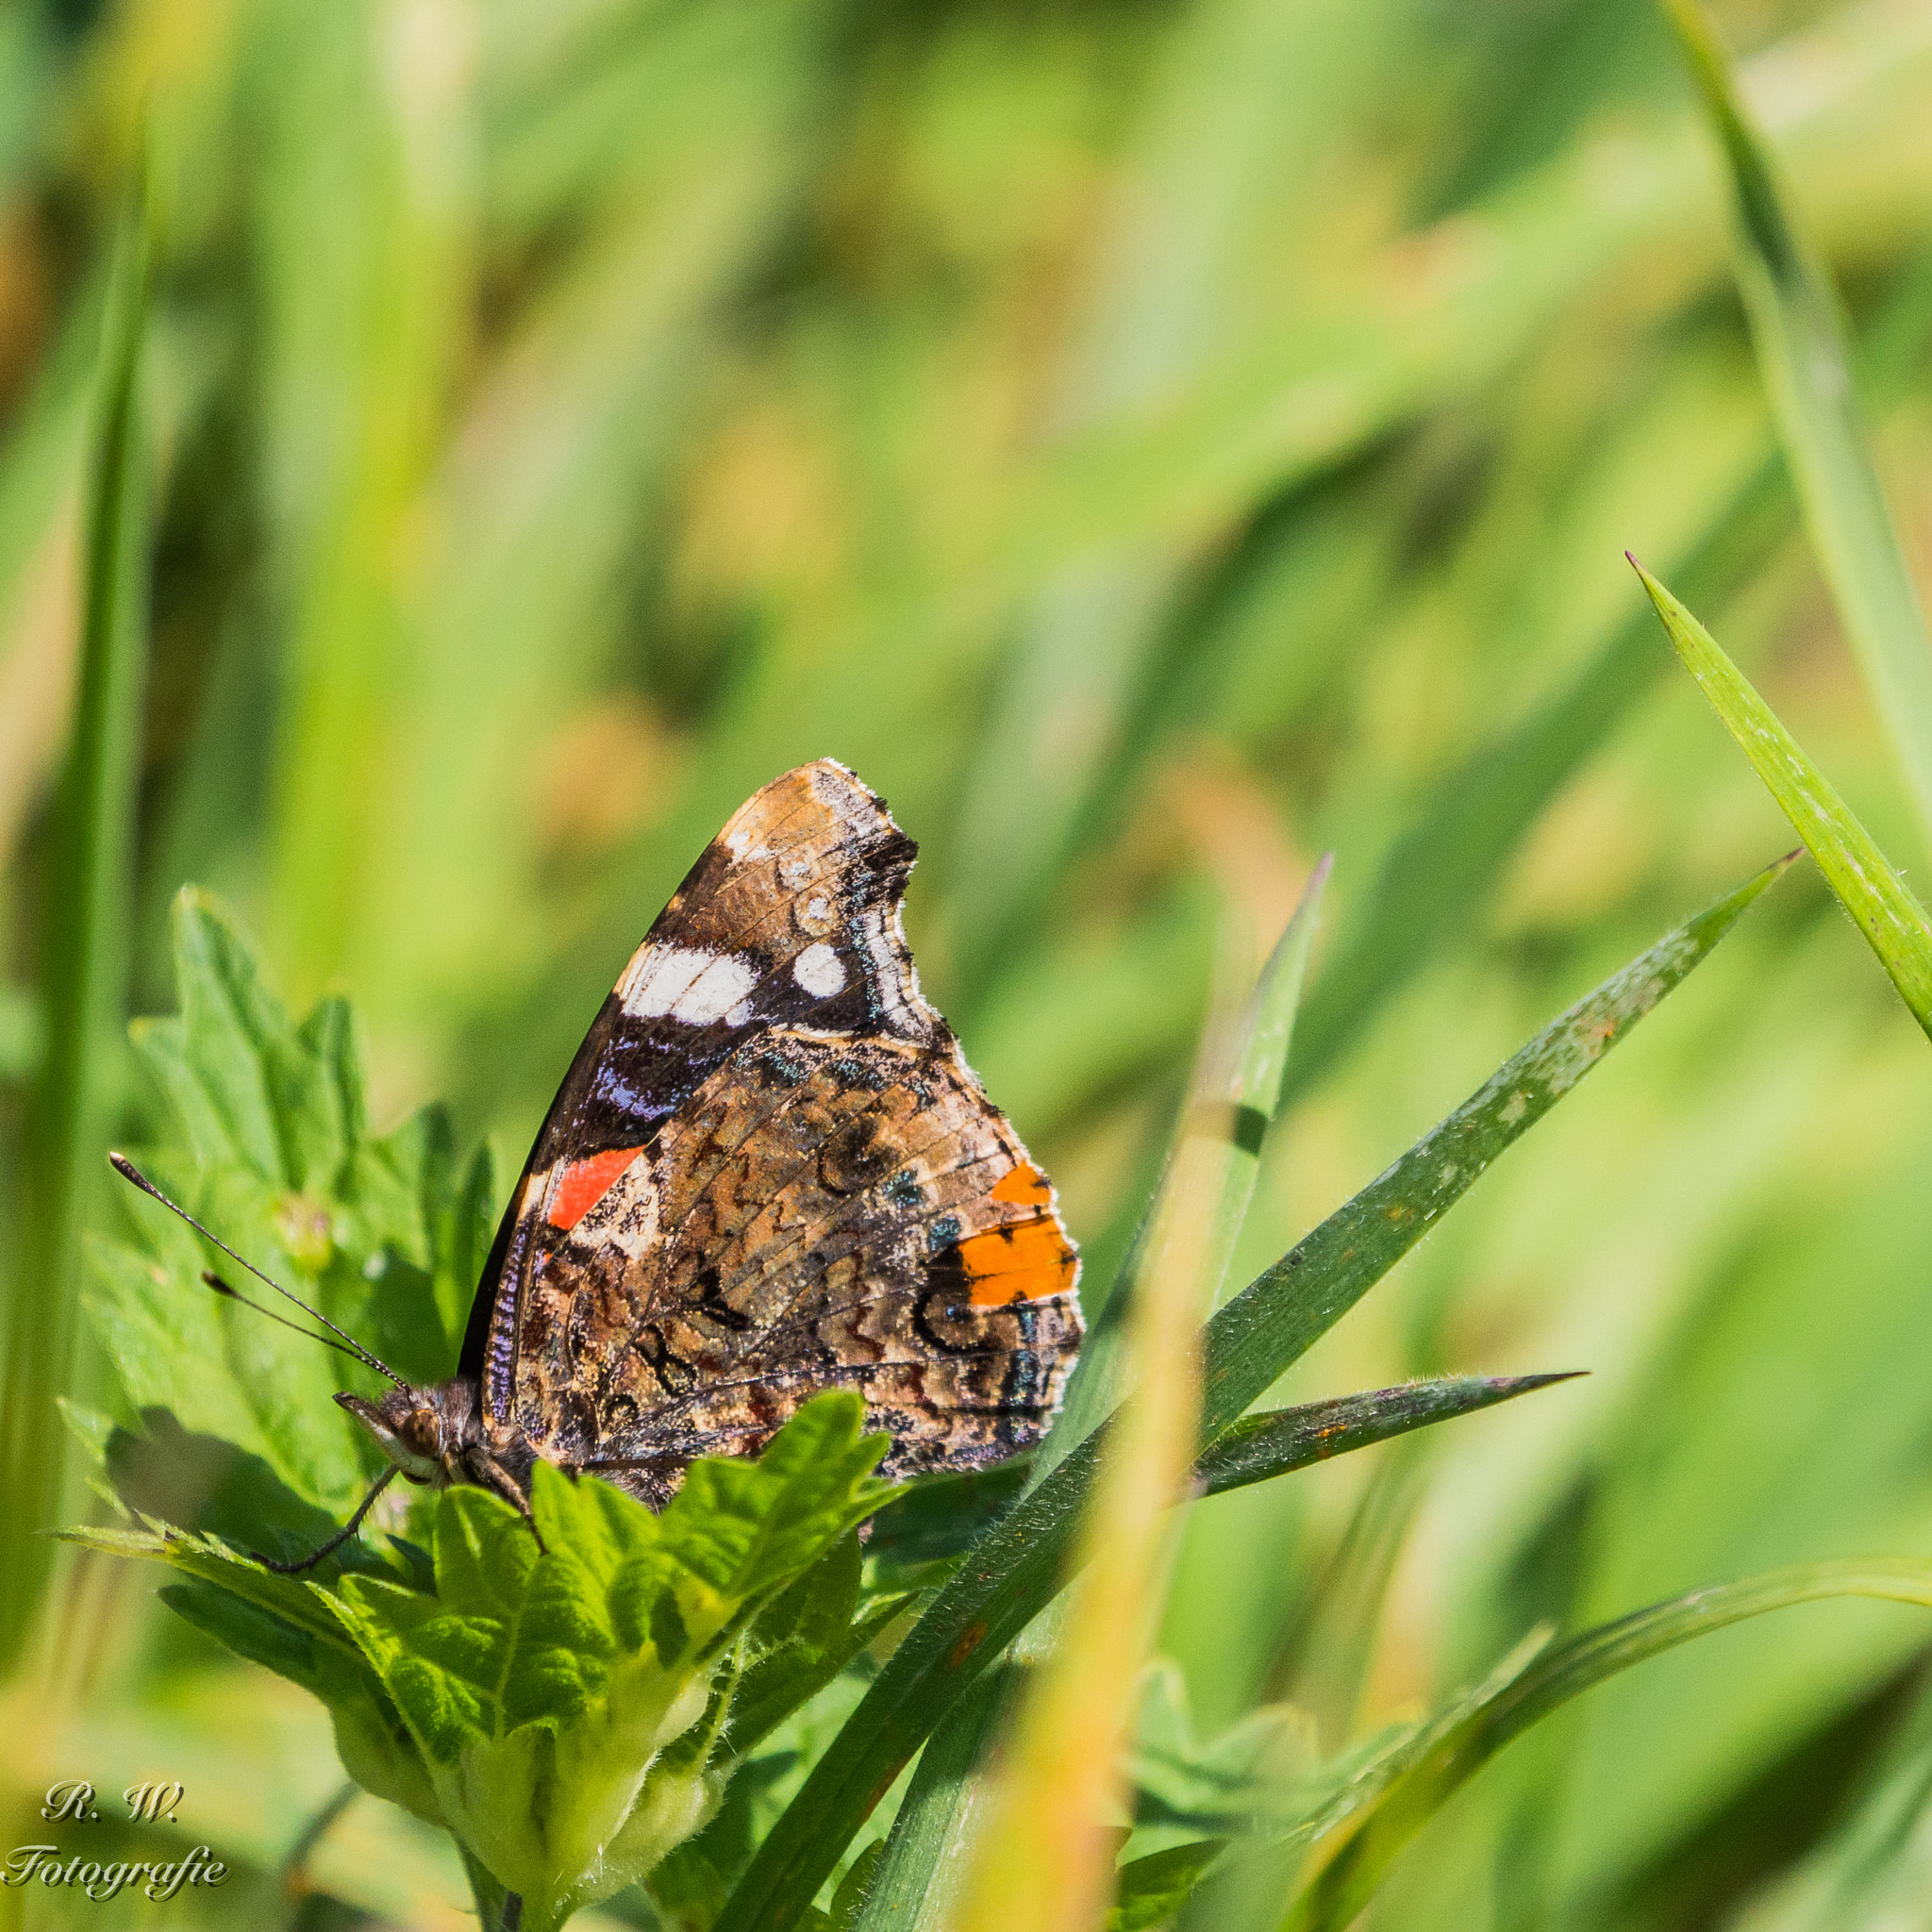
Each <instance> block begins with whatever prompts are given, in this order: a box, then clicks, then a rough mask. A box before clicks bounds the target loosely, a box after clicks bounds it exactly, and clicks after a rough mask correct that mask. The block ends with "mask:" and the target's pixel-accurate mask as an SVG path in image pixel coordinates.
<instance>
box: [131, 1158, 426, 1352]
mask: <svg viewBox="0 0 1932 1932" xmlns="http://www.w3.org/2000/svg"><path fill="white" fill-rule="evenodd" d="M108 1165H109V1166H110V1167H111V1168H112V1169H113V1170H114V1172H115V1173H116V1174H119V1175H120V1176H121V1178H122V1179H123V1180H124V1181H132V1182H133V1184H134V1185H135V1186H136V1187H137V1188H139V1189H140V1190H141V1191H142V1193H143V1194H152V1195H153V1196H154V1198H155V1199H156V1200H157V1201H158V1202H159V1203H160V1204H161V1206H162V1207H163V1208H167V1209H168V1210H169V1211H170V1212H171V1213H174V1214H178V1215H179V1216H180V1217H181V1219H182V1220H183V1221H185V1222H186V1223H187V1224H189V1226H190V1227H192V1229H193V1230H194V1231H195V1233H196V1234H198V1235H200V1236H201V1238H202V1239H203V1240H204V1241H212V1242H213V1243H214V1245H215V1246H216V1247H218V1248H219V1249H221V1251H222V1253H223V1254H225V1256H227V1257H228V1258H229V1260H231V1261H239V1262H240V1263H241V1264H242V1267H244V1268H245V1269H247V1271H248V1272H249V1274H252V1275H254V1276H255V1278H256V1280H258V1281H259V1282H262V1283H264V1284H265V1285H266V1286H268V1287H270V1288H272V1289H274V1290H275V1292H276V1293H277V1294H278V1295H280V1296H281V1297H282V1299H283V1300H284V1301H291V1302H293V1303H294V1304H295V1306H296V1307H298V1308H300V1309H301V1310H302V1312H303V1313H304V1314H305V1315H308V1316H309V1317H310V1318H311V1319H312V1320H314V1321H317V1322H320V1323H321V1324H322V1325H323V1326H324V1327H325V1328H326V1329H327V1330H328V1331H329V1334H330V1335H336V1336H340V1337H341V1341H340V1342H334V1341H329V1340H328V1337H327V1336H325V1335H310V1336H309V1337H308V1339H309V1340H310V1341H320V1342H323V1343H324V1344H325V1345H326V1346H327V1347H330V1348H338V1347H339V1348H340V1349H341V1353H342V1354H344V1355H352V1356H354V1357H356V1359H357V1360H358V1362H361V1363H363V1364H364V1365H365V1366H367V1367H369V1368H372V1369H374V1370H375V1373H376V1374H378V1375H387V1376H388V1377H389V1379H390V1380H391V1382H393V1383H394V1384H395V1385H396V1387H397V1388H398V1389H407V1388H408V1386H409V1385H408V1383H407V1382H405V1381H404V1380H403V1378H402V1377H401V1376H400V1375H399V1374H396V1372H395V1371H394V1370H393V1369H392V1368H391V1367H390V1365H389V1364H388V1363H387V1362H386V1361H384V1360H382V1358H381V1357H379V1356H374V1355H371V1354H370V1352H369V1351H368V1350H367V1349H366V1348H364V1347H363V1346H362V1344H361V1343H360V1342H359V1341H357V1340H356V1338H355V1337H354V1336H353V1335H351V1334H350V1333H349V1331H348V1330H347V1329H346V1328H339V1327H337V1325H336V1324H334V1323H333V1322H331V1321H330V1320H329V1318H328V1317H327V1316H326V1315H325V1314H324V1313H323V1312H322V1310H321V1309H320V1308H311V1307H309V1306H308V1303H307V1302H305V1301H304V1300H303V1299H302V1297H301V1296H300V1295H298V1294H291V1293H290V1292H289V1291H288V1290H287V1289H286V1288H284V1287H283V1286H282V1284H281V1283H280V1282H279V1281H275V1280H274V1279H272V1278H271V1277H270V1276H269V1275H266V1274H263V1273H262V1272H261V1270H260V1269H259V1268H258V1267H257V1266H256V1265H255V1263H254V1262H253V1261H251V1260H249V1259H248V1257H246V1256H245V1255H238V1254H237V1253H236V1252H235V1251H234V1249H233V1248H231V1247H230V1246H229V1245H228V1244H227V1242H226V1241H224V1240H223V1239H222V1238H221V1236H220V1235H218V1234H211V1233H210V1232H209V1231H208V1229H207V1228H205V1227H204V1226H203V1225H202V1224H201V1223H200V1222H198V1221H197V1220H195V1218H194V1216H193V1215H192V1214H191V1213H189V1211H188V1210H187V1208H184V1207H182V1206H181V1204H180V1203H179V1202H178V1201H171V1200H169V1198H168V1197H167V1195H165V1194H164V1193H162V1192H161V1191H160V1189H158V1187H156V1186H155V1184H154V1182H152V1181H151V1180H149V1179H148V1177H147V1176H146V1174H142V1171H141V1170H140V1168H138V1167H136V1166H135V1164H134V1163H133V1161H131V1160H129V1159H128V1158H127V1157H126V1155H125V1154H110V1155H108ZM202 1279H203V1280H204V1281H206V1282H208V1286H209V1287H210V1288H212V1289H214V1290H215V1291H216V1292H217V1293H218V1294H226V1295H230V1296H232V1297H233V1298H234V1299H235V1300H236V1301H238V1302H242V1305H243V1306H244V1307H251V1308H256V1311H257V1312H258V1314H263V1315H266V1314H267V1313H268V1312H269V1311H268V1310H267V1309H266V1308H262V1307H258V1306H257V1304H256V1303H254V1302H251V1301H247V1300H246V1299H245V1297H243V1296H242V1295H239V1294H236V1293H235V1291H234V1290H233V1289H232V1288H230V1287H229V1286H228V1284H227V1283H226V1282H225V1281H223V1280H222V1279H221V1277H220V1276H219V1275H209V1274H203V1276H202ZM274 1319H275V1320H276V1321H280V1320H281V1319H282V1318H281V1317H280V1316H279V1315H277V1316H275V1318H274ZM287 1325H288V1326H290V1327H291V1328H294V1327H295V1324H294V1323H292V1322H291V1323H289V1324H287ZM295 1332H296V1333H297V1334H298V1335H299V1334H308V1330H307V1329H301V1328H297V1329H296V1331H295Z"/></svg>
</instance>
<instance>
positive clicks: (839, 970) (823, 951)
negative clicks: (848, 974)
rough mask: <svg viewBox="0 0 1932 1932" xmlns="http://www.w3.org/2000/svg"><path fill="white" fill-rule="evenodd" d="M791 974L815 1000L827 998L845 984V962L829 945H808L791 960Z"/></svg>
mask: <svg viewBox="0 0 1932 1932" xmlns="http://www.w3.org/2000/svg"><path fill="white" fill-rule="evenodd" d="M791 976H792V978H793V979H795V980H797V982H798V983H799V985H800V986H802V987H804V989H805V990H806V991H807V992H808V993H810V994H811V996H812V998H813V999H815V1000H828V999H830V998H831V996H832V995H833V994H834V993H835V992H838V991H841V989H842V988H843V986H844V984H845V964H844V961H843V960H841V958H839V956H838V954H837V953H835V952H833V950H832V949H831V947H830V946H827V945H824V944H820V945H816V946H808V947H806V949H805V951H804V952H802V953H801V954H799V956H798V958H795V959H794V960H792V962H791Z"/></svg>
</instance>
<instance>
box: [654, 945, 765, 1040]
mask: <svg viewBox="0 0 1932 1932" xmlns="http://www.w3.org/2000/svg"><path fill="white" fill-rule="evenodd" d="M757 984H758V974H757V973H756V972H754V971H753V969H752V966H751V962H750V961H749V960H747V959H744V958H741V957H740V956H739V955H738V954H736V953H727V954H725V956H724V958H722V959H713V960H712V961H711V963H710V964H709V965H708V966H707V967H706V968H705V970H704V971H703V972H702V973H700V974H698V976H697V977H696V978H695V979H694V980H692V981H691V987H690V989H689V991H686V992H685V993H684V994H683V995H682V997H680V998H679V1000H678V1002H677V1004H676V1005H675V1007H673V1008H671V1017H672V1018H673V1019H674V1020H682V1021H683V1022H684V1024H686V1025H687V1026H708V1025H710V1024H712V1023H713V1022H714V1021H718V1020H724V1021H725V1022H727V1023H728V1024H731V1025H733V1026H742V1025H743V1024H744V1023H745V1021H746V1020H749V1019H750V1018H751V1008H750V1007H749V1005H747V1004H746V1003H747V1001H748V1000H749V999H750V997H751V990H752V988H753V987H755V986H756V985H757Z"/></svg>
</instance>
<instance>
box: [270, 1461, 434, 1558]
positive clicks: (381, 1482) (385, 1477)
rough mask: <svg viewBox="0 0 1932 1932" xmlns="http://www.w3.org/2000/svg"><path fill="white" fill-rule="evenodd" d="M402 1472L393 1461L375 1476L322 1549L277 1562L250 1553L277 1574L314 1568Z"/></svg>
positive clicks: (345, 1538)
mask: <svg viewBox="0 0 1932 1932" xmlns="http://www.w3.org/2000/svg"><path fill="white" fill-rule="evenodd" d="M400 1474H402V1471H401V1470H400V1469H398V1468H397V1467H396V1465H395V1464H394V1463H393V1462H392V1463H391V1464H390V1466H389V1467H388V1468H387V1469H386V1470H384V1471H383V1473H382V1474H380V1475H379V1476H377V1477H376V1478H375V1488H374V1489H372V1490H371V1491H369V1493H368V1494H367V1495H366V1496H364V1497H363V1498H362V1500H361V1501H360V1502H359V1503H358V1504H357V1506H356V1513H355V1515H353V1516H352V1517H350V1518H349V1520H348V1522H346V1523H345V1524H342V1526H341V1529H339V1530H337V1531H336V1533H335V1535H334V1536H332V1537H330V1538H329V1540H328V1541H327V1542H325V1543H324V1544H323V1546H322V1547H321V1549H319V1550H311V1551H310V1552H309V1553H308V1556H306V1557H302V1558H301V1559H300V1560H299V1561H297V1562H293V1563H277V1562H276V1561H275V1558H274V1557H264V1556H263V1555H262V1554H261V1552H260V1551H259V1550H250V1551H249V1553H248V1554H249V1555H250V1556H251V1557H254V1558H255V1560H256V1561H257V1562H258V1563H259V1564H260V1565H261V1567H262V1568H263V1569H264V1570H273V1571H274V1572H275V1574H276V1575H277V1576H299V1575H300V1574H302V1572H303V1571H305V1570H313V1569H314V1568H315V1566H316V1565H317V1564H318V1563H319V1562H321V1561H322V1559H323V1558H324V1557H329V1556H333V1555H334V1554H335V1552H336V1551H337V1550H339V1549H341V1546H342V1545H343V1544H344V1543H345V1542H347V1541H349V1539H350V1538H351V1537H352V1536H354V1535H355V1534H356V1532H357V1530H358V1529H359V1528H360V1527H361V1526H362V1519H363V1518H364V1517H365V1516H367V1515H368V1514H369V1506H370V1505H371V1504H372V1503H374V1502H375V1499H376V1497H378V1496H379V1495H381V1494H382V1492H383V1491H385V1490H386V1489H388V1488H389V1486H390V1483H391V1480H392V1479H393V1478H394V1477H396V1476H398V1475H400Z"/></svg>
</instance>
